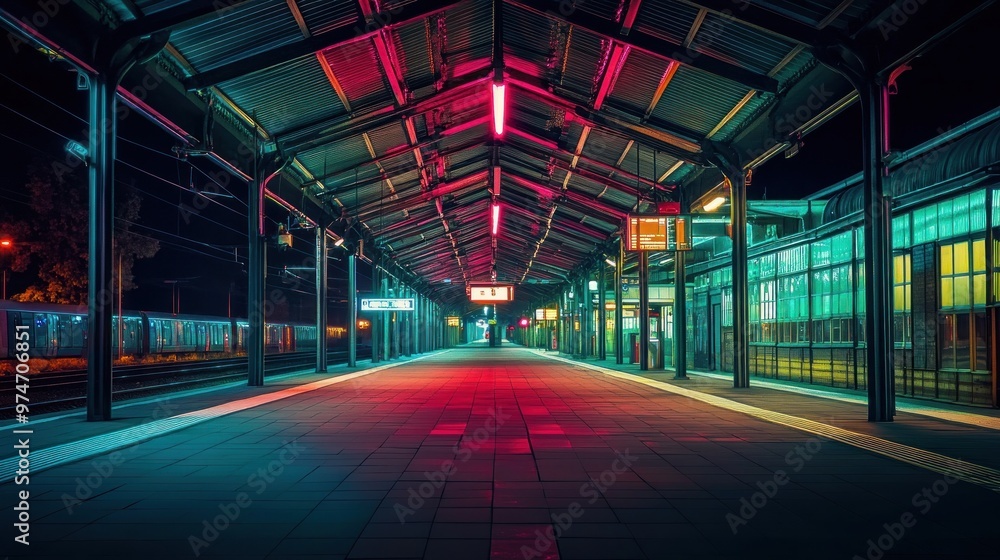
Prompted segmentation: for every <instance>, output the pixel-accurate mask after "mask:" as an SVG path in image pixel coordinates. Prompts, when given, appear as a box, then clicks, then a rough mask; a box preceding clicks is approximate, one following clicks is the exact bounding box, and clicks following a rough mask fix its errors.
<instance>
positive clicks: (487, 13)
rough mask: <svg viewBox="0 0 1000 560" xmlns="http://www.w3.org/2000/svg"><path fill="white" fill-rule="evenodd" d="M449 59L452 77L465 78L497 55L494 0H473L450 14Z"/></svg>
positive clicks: (464, 3)
mask: <svg viewBox="0 0 1000 560" xmlns="http://www.w3.org/2000/svg"><path fill="white" fill-rule="evenodd" d="M446 14H447V17H446V24H445V25H446V26H447V50H446V52H445V57H446V60H447V62H448V66H449V69H450V70H449V71H450V73H451V75H452V76H461V75H463V74H466V73H468V72H471V71H473V70H475V69H478V68H480V67H481V66H482V61H483V60H489V59H490V58H491V57H492V54H493V12H492V2H491V0H470V1H468V2H463V3H462V4H460V5H459V6H457V7H455V8H453V9H451V10H448V11H447V12H446Z"/></svg>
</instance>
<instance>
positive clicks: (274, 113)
mask: <svg viewBox="0 0 1000 560" xmlns="http://www.w3.org/2000/svg"><path fill="white" fill-rule="evenodd" d="M219 89H220V90H221V91H222V92H223V93H225V94H226V95H227V96H228V97H229V98H230V99H232V100H233V101H234V102H235V103H236V104H237V105H239V106H240V107H241V108H242V109H243V110H244V111H246V113H247V114H252V113H253V112H254V111H256V113H257V120H258V122H260V123H261V124H262V125H263V126H264V128H266V129H267V130H269V131H271V132H272V133H275V134H277V133H280V132H282V131H284V130H289V129H294V128H297V127H299V126H302V125H305V124H308V123H312V122H316V121H318V120H321V119H324V118H329V117H331V116H335V115H342V114H344V112H345V109H344V105H343V103H341V102H340V98H339V97H337V93H336V92H335V91H333V88H332V87H331V86H330V82H329V81H328V80H327V79H326V74H325V73H323V69H322V67H321V66H320V63H319V61H318V60H316V57H314V56H308V57H305V58H300V59H298V60H296V61H294V62H291V63H288V64H283V65H281V66H276V67H274V68H270V69H268V70H264V71H263V72H258V73H256V74H249V75H247V76H241V77H239V78H237V79H235V80H231V81H229V82H224V83H222V84H220V85H219Z"/></svg>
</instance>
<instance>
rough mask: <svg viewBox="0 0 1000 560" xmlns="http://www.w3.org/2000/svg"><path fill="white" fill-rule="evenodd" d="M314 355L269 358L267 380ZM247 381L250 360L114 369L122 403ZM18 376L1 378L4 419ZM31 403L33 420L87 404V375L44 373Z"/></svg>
mask: <svg viewBox="0 0 1000 560" xmlns="http://www.w3.org/2000/svg"><path fill="white" fill-rule="evenodd" d="M367 357H370V350H369V349H365V348H360V349H359V350H358V358H359V359H364V358H367ZM315 360H316V354H315V352H294V353H289V354H269V355H268V356H267V357H266V358H265V360H264V375H265V376H271V375H277V374H281V373H287V372H289V371H294V370H297V369H302V368H306V367H308V366H309V365H310V364H313V363H315ZM328 360H329V363H330V364H331V365H334V364H338V363H346V361H347V351H346V350H342V351H335V352H330V353H329V354H328ZM246 378H247V359H246V357H243V358H224V359H217V360H204V361H192V362H175V363H170V364H150V365H137V366H123V367H116V368H115V371H114V380H113V393H112V399H113V400H115V401H121V400H126V399H131V398H136V397H140V396H151V395H157V394H164V393H170V392H176V391H181V390H184V389H192V388H197V387H207V386H211V385H219V384H222V383H229V382H232V381H239V380H241V379H246ZM14 381H15V377H14V376H9V377H4V378H2V379H0V420H5V419H10V418H13V417H14V414H15V408H14V405H15V397H14V395H15V392H16V388H15V383H14ZM29 385H30V389H29V393H28V394H29V395H30V397H31V401H30V402H29V403H28V404H29V407H30V409H31V413H32V415H35V414H44V413H46V412H56V411H62V410H70V409H74V408H79V407H82V406H85V405H86V392H87V372H86V370H68V371H64V372H58V373H51V374H40V375H37V376H32V377H31V378H30V383H29Z"/></svg>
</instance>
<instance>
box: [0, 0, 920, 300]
mask: <svg viewBox="0 0 1000 560" xmlns="http://www.w3.org/2000/svg"><path fill="white" fill-rule="evenodd" d="M14 4H17V3H14ZM21 4H22V6H21V8H22V10H21V11H18V10H17V7H16V6H12V7H10V8H7V9H6V10H9V11H7V13H6V14H5V18H6V19H8V21H9V20H14V21H19V20H21V18H26V19H27V21H28V22H30V23H31V25H30V26H28V25H25V24H24V23H23V22H21V23H20V25H21V26H22V27H25V28H28V27H30V28H35V27H36V25H35V24H36V23H39V22H40V21H41V17H40V16H37V15H36V14H34V12H36V11H37V9H38V7H37V6H36V5H35V4H34V3H31V2H23V3H21ZM84 4H86V5H84ZM889 4H890V3H888V2H876V1H867V0H866V1H853V2H841V1H838V0H830V1H825V2H810V3H806V4H802V3H797V2H724V1H715V0H707V1H706V0H702V1H694V2H680V1H663V0H656V1H653V0H645V1H640V0H632V1H627V2H626V1H617V0H615V1H596V0H591V1H580V2H575V3H574V2H569V1H564V2H561V3H560V2H526V1H521V0H517V1H510V2H495V3H494V2H492V1H487V0H464V1H458V2H456V1H440V0H427V1H421V2H402V1H400V2H372V1H369V0H361V1H351V0H343V1H333V2H330V1H325V0H324V1H304V0H288V1H285V0H259V1H257V0H255V1H246V2H240V1H232V0H230V1H227V2H197V1H136V2H132V1H129V0H111V1H102V2H98V3H96V4H95V3H80V5H78V4H77V3H71V4H69V5H67V6H60V8H61V13H58V14H56V15H54V16H52V17H51V18H47V19H48V20H49V21H48V22H47V25H45V26H37V27H38V29H37V31H35V32H33V33H35V34H41V35H43V36H44V37H46V38H47V39H49V40H51V41H53V42H54V43H55V45H53V46H58V47H61V48H62V49H63V50H61V51H60V52H59V54H62V55H66V56H67V57H68V58H70V59H71V60H73V61H80V62H83V63H85V64H86V65H87V66H89V67H93V68H98V69H99V68H100V67H101V66H102V63H101V61H99V60H96V57H95V56H94V55H93V54H92V53H93V52H94V51H95V49H94V45H95V44H100V45H106V44H108V43H110V42H113V41H114V40H115V39H117V38H124V37H144V36H150V35H154V34H159V40H161V41H162V40H166V43H165V48H163V50H162V51H160V52H159V54H157V55H156V56H155V58H154V59H153V60H151V61H150V62H148V63H147V64H146V66H147V67H146V69H145V71H144V70H140V69H133V70H132V71H130V72H129V73H128V74H126V76H125V77H124V81H123V85H122V87H121V88H120V93H121V94H122V95H123V96H124V97H125V99H126V102H133V103H137V104H139V105H140V106H141V107H143V108H148V109H149V111H148V113H149V114H150V115H152V116H154V117H155V118H158V119H160V120H161V122H162V123H163V124H166V125H168V126H169V127H170V128H171V129H172V130H174V131H175V132H177V133H178V134H180V135H183V138H182V140H183V141H184V142H185V143H186V144H187V147H189V148H191V149H192V150H198V149H203V150H211V151H213V152H214V153H215V154H217V155H218V157H219V158H220V159H221V160H225V161H227V162H230V163H231V164H233V166H235V167H237V168H239V169H241V170H242V171H243V172H244V173H246V174H247V175H249V176H252V175H253V169H251V167H252V166H251V165H250V162H249V161H248V156H249V155H250V154H248V153H247V150H246V149H243V150H242V151H241V150H240V149H239V147H240V145H241V144H242V145H244V146H249V145H252V144H253V143H254V142H255V141H257V142H259V144H260V146H262V150H263V151H264V152H265V153H267V154H270V155H272V156H273V157H275V158H280V159H281V161H282V162H283V163H284V162H287V165H285V167H284V168H283V175H282V180H281V181H280V182H274V183H271V184H270V185H269V187H270V189H272V190H273V191H274V192H275V194H277V195H278V196H279V197H281V198H283V199H286V200H289V201H296V202H295V205H296V206H300V204H299V203H298V202H297V201H299V200H300V199H301V198H302V197H301V193H302V192H304V193H305V194H306V195H307V196H308V198H309V202H308V203H307V204H305V205H304V207H302V208H298V210H301V211H303V212H304V213H306V214H307V215H309V216H310V217H312V218H313V219H315V220H316V221H324V220H331V219H332V220H336V222H335V223H334V225H333V226H332V230H333V231H335V232H337V233H339V234H340V235H346V236H352V235H353V236H356V237H357V238H359V239H361V238H363V239H364V240H365V251H366V252H367V253H368V254H369V255H379V254H382V255H385V256H387V257H388V258H389V259H390V261H389V262H391V263H392V265H389V266H393V268H397V272H398V273H399V274H401V275H403V276H404V277H407V279H408V280H410V282H411V283H413V284H415V285H417V286H420V288H421V291H422V292H423V293H425V294H427V295H428V296H430V297H431V298H432V299H434V300H435V301H438V302H441V303H446V304H449V303H455V302H458V301H461V300H464V299H465V298H466V294H465V285H466V282H469V281H481V280H494V279H495V280H497V281H501V282H513V283H516V284H520V285H521V286H520V291H519V294H521V295H523V296H525V297H528V298H531V299H542V298H543V297H545V296H546V295H548V294H551V293H553V290H552V288H550V287H549V286H550V285H552V284H564V283H566V281H567V279H569V278H572V277H573V276H574V274H575V273H579V272H580V271H581V270H589V269H592V268H593V267H594V266H595V263H600V262H603V260H604V257H603V255H604V254H607V253H611V252H612V251H614V253H617V250H616V249H615V250H613V249H612V244H613V243H616V240H617V238H618V236H619V235H620V233H621V228H622V225H623V220H622V218H623V217H624V216H625V215H626V214H627V213H628V212H632V211H637V210H638V211H642V210H646V209H648V208H649V205H651V204H653V203H655V202H658V201H664V200H679V199H681V198H683V199H685V201H687V202H688V203H694V202H696V201H697V200H699V199H700V198H702V197H703V196H704V195H705V194H706V193H707V192H708V191H709V190H711V189H713V188H716V187H717V186H718V185H720V183H721V181H722V174H721V173H720V172H719V170H718V169H717V167H716V162H717V157H716V155H715V152H716V151H719V150H725V151H728V150H732V151H735V152H737V154H738V157H739V164H740V165H742V166H743V167H748V168H749V167H753V166H755V165H759V164H760V163H762V162H763V161H764V160H766V159H767V158H769V157H770V156H772V155H774V154H776V153H780V152H781V151H782V150H783V149H784V148H787V147H788V146H789V145H790V142H794V141H795V139H796V138H797V137H799V136H800V135H802V134H805V133H808V132H809V131H810V130H811V129H812V128H814V127H815V126H817V125H818V124H820V123H821V122H822V121H823V120H825V119H827V118H829V117H830V116H831V115H832V114H833V113H835V112H836V111H838V110H840V109H842V108H843V107H845V106H846V105H847V104H849V103H850V102H851V101H853V100H854V99H855V98H856V93H855V92H854V91H853V88H852V87H851V86H850V85H849V84H848V82H847V81H846V80H845V79H844V78H842V77H841V76H840V75H838V74H837V73H836V72H834V71H832V70H830V69H829V68H827V67H826V66H824V65H822V64H819V62H818V60H817V57H816V54H815V52H814V49H816V48H820V47H824V46H827V45H832V44H834V43H835V42H836V41H837V40H838V39H844V40H846V39H848V38H852V37H854V38H862V37H869V36H871V37H875V38H878V37H879V36H880V35H881V34H882V33H883V31H884V29H883V28H884V27H885V25H884V24H885V23H888V24H889V25H892V19H891V18H892V16H893V12H892V8H891V7H890V6H889ZM94 5H96V6H99V7H100V8H101V9H100V10H99V11H98V10H96V9H95V8H94ZM926 9H927V10H928V11H930V10H932V7H929V8H926ZM81 11H88V12H90V13H89V14H87V15H89V16H90V18H93V19H96V22H95V23H99V24H100V25H78V24H76V22H78V21H86V19H83V20H80V19H78V16H81V17H82V16H84V14H82V13H80V12H81ZM918 15H921V16H922V15H923V14H918ZM928 15H930V14H928ZM33 17H34V19H32V18H33ZM887 18H888V19H887ZM914 18H915V19H916V15H915V16H914ZM921 19H922V18H921ZM880 22H883V24H880ZM908 31H909V30H908V29H906V28H905V27H904V28H900V29H899V30H898V34H899V35H900V37H898V38H899V39H905V38H906V37H904V35H908V34H909V33H907V32H908ZM894 39H896V37H894ZM890 50H892V49H890ZM897 50H898V51H899V52H898V54H897V55H896V56H897V57H901V58H905V56H906V55H907V54H908V53H907V52H906V50H905V43H904V44H903V46H901V47H899V48H898V49H897ZM97 52H98V53H100V52H101V49H97ZM97 56H98V57H99V56H100V54H98V55H97ZM890 58H892V57H890ZM887 62H889V61H888V60H887ZM161 80H162V82H163V83H162V85H161V83H160V81H161ZM495 81H502V82H503V83H504V84H506V103H507V106H506V126H505V130H504V132H503V134H502V135H500V136H497V135H496V134H495V133H494V131H493V123H492V117H491V112H492V105H491V100H490V90H491V86H490V84H491V83H492V82H495ZM150 85H156V86H159V87H149V86H150ZM143 98H144V99H143ZM210 112H211V113H212V114H213V116H214V119H209V124H208V125H204V124H203V122H202V121H203V120H205V116H206V114H208V113H210ZM211 120H214V125H213V124H212V123H211ZM255 130H256V136H257V138H256V140H255V139H254V136H255V134H254V131H255ZM491 201H498V202H499V204H500V207H501V217H500V221H501V223H500V228H499V233H498V235H497V242H496V243H495V247H494V243H493V240H492V236H491V228H490V223H489V221H490V204H491ZM349 228H350V231H352V233H348V231H349ZM444 280H449V281H450V282H448V283H445V282H444Z"/></svg>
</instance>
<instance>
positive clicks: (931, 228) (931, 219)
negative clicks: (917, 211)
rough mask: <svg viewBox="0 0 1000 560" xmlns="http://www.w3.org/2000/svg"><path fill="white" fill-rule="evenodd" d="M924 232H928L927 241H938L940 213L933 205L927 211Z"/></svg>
mask: <svg viewBox="0 0 1000 560" xmlns="http://www.w3.org/2000/svg"><path fill="white" fill-rule="evenodd" d="M924 217H925V220H924V231H926V232H927V235H926V237H925V241H935V240H936V239H938V213H937V205H936V204H932V205H930V206H928V207H927V208H926V209H925V214H924Z"/></svg>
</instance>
